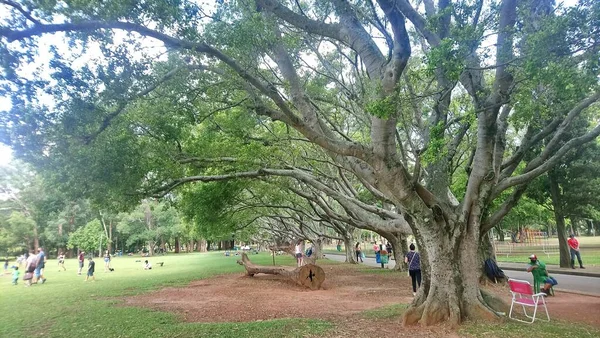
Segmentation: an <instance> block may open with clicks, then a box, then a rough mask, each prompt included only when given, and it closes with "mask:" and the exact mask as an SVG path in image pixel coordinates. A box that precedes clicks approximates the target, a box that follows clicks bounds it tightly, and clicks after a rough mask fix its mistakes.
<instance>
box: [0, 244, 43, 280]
mask: <svg viewBox="0 0 600 338" xmlns="http://www.w3.org/2000/svg"><path fill="white" fill-rule="evenodd" d="M46 260H47V258H46V253H45V252H44V249H43V248H41V247H39V248H38V249H37V254H36V253H35V252H34V250H30V251H29V252H28V253H26V254H25V255H23V256H22V257H20V259H17V263H18V266H14V267H13V275H12V284H13V285H17V284H18V282H19V276H20V274H21V272H20V271H19V267H20V266H21V265H22V264H23V262H24V263H25V274H24V275H23V280H24V281H25V286H26V287H29V286H31V285H32V284H38V282H39V283H40V284H44V283H45V282H46V277H44V268H45V267H46ZM7 265H8V261H7V262H6V263H5V269H6V268H7Z"/></svg>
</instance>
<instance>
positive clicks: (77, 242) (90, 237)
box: [67, 219, 106, 252]
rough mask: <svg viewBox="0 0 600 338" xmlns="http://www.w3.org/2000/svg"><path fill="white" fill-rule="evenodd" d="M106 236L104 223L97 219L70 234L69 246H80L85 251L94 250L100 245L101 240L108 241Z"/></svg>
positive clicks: (71, 247)
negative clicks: (103, 228)
mask: <svg viewBox="0 0 600 338" xmlns="http://www.w3.org/2000/svg"><path fill="white" fill-rule="evenodd" d="M104 237H105V236H104V233H103V231H102V224H101V223H100V221H99V220H97V219H95V220H93V221H91V222H89V223H87V224H86V225H85V226H83V227H81V228H79V229H77V230H76V231H75V232H73V233H72V234H71V235H70V236H69V241H68V242H67V248H69V249H73V248H79V249H80V250H83V251H85V252H93V251H94V250H95V249H98V248H99V247H100V241H103V242H105V243H106V238H104Z"/></svg>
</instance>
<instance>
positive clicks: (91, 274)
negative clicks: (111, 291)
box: [85, 257, 96, 282]
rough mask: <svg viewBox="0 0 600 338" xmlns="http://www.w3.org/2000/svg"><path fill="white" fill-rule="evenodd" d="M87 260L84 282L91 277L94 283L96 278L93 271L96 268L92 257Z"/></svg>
mask: <svg viewBox="0 0 600 338" xmlns="http://www.w3.org/2000/svg"><path fill="white" fill-rule="evenodd" d="M88 260H89V263H88V271H87V276H85V281H86V282H87V281H88V279H89V278H90V277H92V280H93V281H94V282H95V281H96V277H95V276H94V270H95V268H96V262H94V259H93V258H92V257H90V258H88Z"/></svg>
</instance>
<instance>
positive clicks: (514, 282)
mask: <svg viewBox="0 0 600 338" xmlns="http://www.w3.org/2000/svg"><path fill="white" fill-rule="evenodd" d="M508 285H509V286H510V293H512V303H511V304H510V312H509V313H508V318H510V319H514V320H518V321H520V322H523V323H528V324H531V323H533V322H534V321H535V315H536V314H537V309H538V306H540V305H543V306H544V310H546V317H548V321H550V315H549V314H548V307H546V299H545V296H546V294H545V293H543V292H540V293H533V289H532V288H531V284H529V282H528V281H524V280H518V279H509V280H508ZM517 296H518V298H517ZM515 304H518V305H521V307H522V308H523V313H524V314H525V317H527V318H531V321H530V322H528V321H525V320H521V319H518V318H513V316H512V312H513V307H514V305H515ZM526 306H531V307H533V316H529V315H528V314H527V310H526V309H525V307H526Z"/></svg>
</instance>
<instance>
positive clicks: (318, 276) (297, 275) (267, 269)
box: [237, 253, 325, 290]
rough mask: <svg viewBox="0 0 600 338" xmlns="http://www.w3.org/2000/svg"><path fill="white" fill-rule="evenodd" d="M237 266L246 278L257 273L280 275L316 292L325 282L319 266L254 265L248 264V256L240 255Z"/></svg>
mask: <svg viewBox="0 0 600 338" xmlns="http://www.w3.org/2000/svg"><path fill="white" fill-rule="evenodd" d="M237 263H238V264H240V265H243V266H244V267H245V268H246V274H247V275H248V276H254V275H255V274H257V273H265V274H269V275H281V276H285V277H288V278H290V279H291V280H293V281H294V282H296V284H298V285H301V286H304V287H307V288H309V289H311V290H318V289H320V288H321V285H322V284H323V282H324V281H325V271H323V269H322V268H321V267H320V266H317V265H314V264H306V265H303V266H301V267H297V268H294V267H287V266H263V265H254V264H253V263H252V262H250V259H249V258H248V255H246V253H242V259H240V260H238V261H237Z"/></svg>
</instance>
